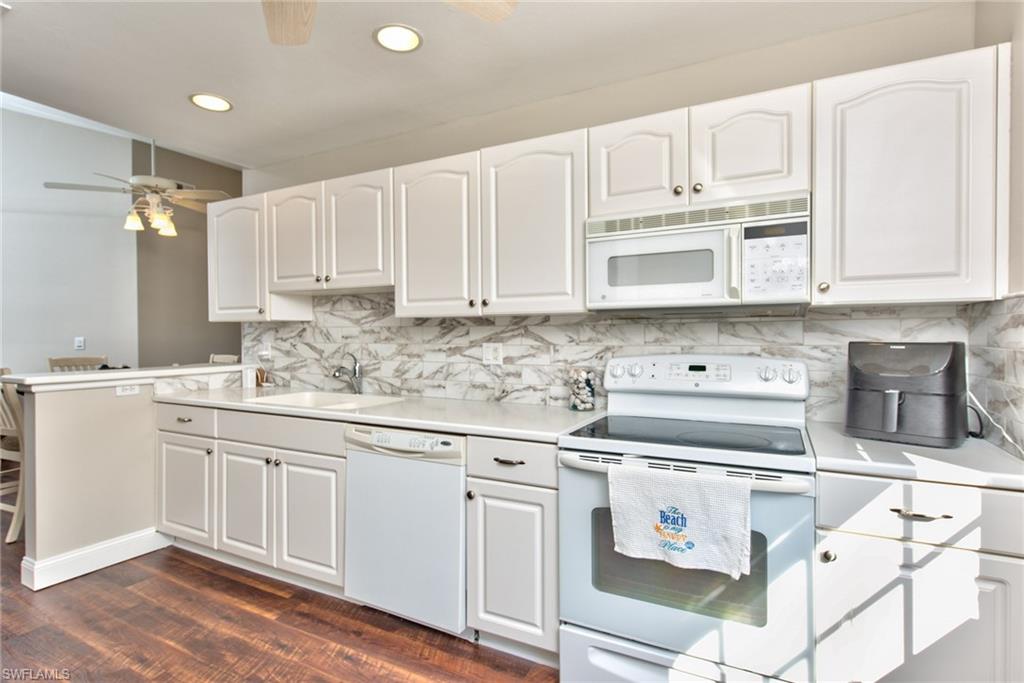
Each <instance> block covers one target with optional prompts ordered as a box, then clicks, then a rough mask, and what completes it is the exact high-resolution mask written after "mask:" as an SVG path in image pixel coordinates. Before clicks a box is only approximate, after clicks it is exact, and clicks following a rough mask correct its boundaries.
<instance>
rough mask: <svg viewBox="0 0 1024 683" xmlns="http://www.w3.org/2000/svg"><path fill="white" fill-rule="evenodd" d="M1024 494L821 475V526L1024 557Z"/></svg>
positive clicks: (894, 480) (928, 483) (913, 482)
mask: <svg viewBox="0 0 1024 683" xmlns="http://www.w3.org/2000/svg"><path fill="white" fill-rule="evenodd" d="M1021 519H1024V493H1021V492H1014V491H1000V490H996V489H982V488H977V487H973V486H955V485H951V484H935V483H930V482H921V481H909V480H903V479H885V478H882V477H860V476H855V475H849V474H832V473H828V472H823V473H819V475H818V526H820V527H824V528H828V529H839V530H841V531H852V532H855V533H862V534H871V535H873V536H883V537H886V538H896V539H901V540H907V541H918V542H920V543H931V544H935V545H945V546H953V547H957V548H966V549H968V550H983V551H986V552H993V553H1003V554H1009V555H1017V556H1024V535H1022V534H1021V533H1020V520H1021Z"/></svg>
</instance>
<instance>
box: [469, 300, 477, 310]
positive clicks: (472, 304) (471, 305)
mask: <svg viewBox="0 0 1024 683" xmlns="http://www.w3.org/2000/svg"><path fill="white" fill-rule="evenodd" d="M469 307H470V308H476V299H470V300H469Z"/></svg>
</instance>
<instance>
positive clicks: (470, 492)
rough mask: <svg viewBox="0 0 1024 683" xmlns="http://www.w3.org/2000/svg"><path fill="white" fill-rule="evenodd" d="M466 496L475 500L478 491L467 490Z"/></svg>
mask: <svg viewBox="0 0 1024 683" xmlns="http://www.w3.org/2000/svg"><path fill="white" fill-rule="evenodd" d="M466 498H469V499H470V500H473V499H474V498H476V491H466Z"/></svg>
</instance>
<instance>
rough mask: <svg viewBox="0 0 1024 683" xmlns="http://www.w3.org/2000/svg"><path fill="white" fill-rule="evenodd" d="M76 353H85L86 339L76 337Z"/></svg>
mask: <svg viewBox="0 0 1024 683" xmlns="http://www.w3.org/2000/svg"><path fill="white" fill-rule="evenodd" d="M75 351H85V337H75Z"/></svg>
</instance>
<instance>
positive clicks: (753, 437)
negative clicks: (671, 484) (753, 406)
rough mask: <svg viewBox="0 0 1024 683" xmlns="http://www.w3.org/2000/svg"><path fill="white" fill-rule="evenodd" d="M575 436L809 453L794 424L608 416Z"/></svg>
mask: <svg viewBox="0 0 1024 683" xmlns="http://www.w3.org/2000/svg"><path fill="white" fill-rule="evenodd" d="M571 436H579V437H583V438H587V439H610V440H615V441H635V442H639V443H656V444H667V445H669V446H688V447H691V448H713V449H716V450H724V451H753V452H757V453H774V454H778V455H804V454H806V452H807V451H806V450H805V449H804V440H803V438H802V437H801V435H800V430H799V429H795V428H793V427H774V426H770V425H748V424H732V423H727V422H702V421H698V420H675V419H671V418H663V417H631V416H627V415H608V416H606V417H602V418H600V419H597V420H594V421H593V422H591V423H590V424H588V425H586V426H584V427H582V428H580V429H578V430H576V431H575V432H573V433H572V434H571Z"/></svg>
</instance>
